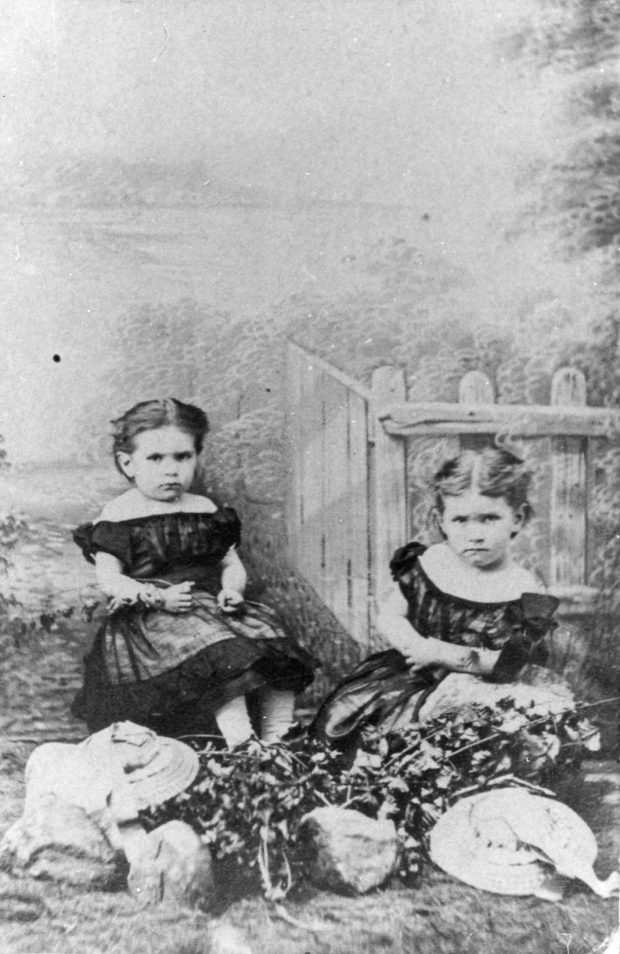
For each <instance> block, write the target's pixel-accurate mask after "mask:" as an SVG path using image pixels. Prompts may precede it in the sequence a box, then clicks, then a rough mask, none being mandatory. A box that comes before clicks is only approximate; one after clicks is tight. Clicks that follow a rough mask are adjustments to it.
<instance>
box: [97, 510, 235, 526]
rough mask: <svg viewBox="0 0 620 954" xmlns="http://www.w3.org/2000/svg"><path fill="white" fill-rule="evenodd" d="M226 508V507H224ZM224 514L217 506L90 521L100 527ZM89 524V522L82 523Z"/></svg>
mask: <svg viewBox="0 0 620 954" xmlns="http://www.w3.org/2000/svg"><path fill="white" fill-rule="evenodd" d="M226 509H227V508H226ZM216 516H220V517H221V516H225V510H222V509H220V508H219V507H218V509H217V510H171V511H170V512H169V513H149V514H144V516H142V517H125V518H124V519H123V520H93V521H92V522H91V523H90V526H92V527H100V526H101V525H102V524H104V523H107V524H110V526H112V527H116V526H118V525H119V524H125V523H144V522H145V521H147V520H161V519H163V518H165V517H216ZM84 526H89V524H88V523H87V524H84Z"/></svg>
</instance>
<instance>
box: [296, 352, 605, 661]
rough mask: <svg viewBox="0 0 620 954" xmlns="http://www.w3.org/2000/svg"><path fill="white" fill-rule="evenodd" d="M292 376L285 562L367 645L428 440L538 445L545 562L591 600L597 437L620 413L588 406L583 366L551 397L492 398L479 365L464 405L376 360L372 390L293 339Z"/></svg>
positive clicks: (550, 578)
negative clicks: (414, 396) (430, 396)
mask: <svg viewBox="0 0 620 954" xmlns="http://www.w3.org/2000/svg"><path fill="white" fill-rule="evenodd" d="M287 381H288V447H289V453H290V486H289V493H288V532H289V541H290V559H291V561H292V563H293V565H294V566H295V567H296V568H297V570H298V571H299V572H300V573H301V574H302V576H304V577H305V579H306V580H307V581H308V582H309V583H310V584H311V585H312V587H313V588H314V590H315V591H316V593H317V594H318V596H319V597H320V598H321V599H322V601H323V602H324V603H325V604H326V605H327V606H328V607H329V608H330V609H331V611H332V612H333V613H334V615H335V616H336V617H337V619H338V620H339V621H340V623H341V624H342V625H343V627H344V628H345V629H346V630H347V631H348V632H349V633H350V634H351V636H352V637H353V638H354V639H355V640H356V642H357V643H358V644H359V645H360V647H361V648H363V649H364V650H365V651H368V650H371V649H374V648H377V646H378V645H380V641H379V640H378V638H377V636H376V634H375V633H374V627H373V621H374V617H375V613H376V608H377V604H378V603H379V602H381V600H382V598H383V594H384V593H385V592H386V591H387V588H388V587H389V584H390V577H389V560H390V557H391V555H392V553H393V552H394V550H395V549H396V547H398V546H401V545H402V544H403V543H404V542H406V541H407V540H408V539H409V538H410V533H411V531H412V529H413V528H414V525H415V524H416V520H415V519H413V518H412V514H413V513H414V512H415V506H414V504H415V500H414V499H413V498H414V496H415V490H414V489H413V488H412V483H411V479H410V474H409V473H408V469H410V465H409V468H408V461H409V462H410V461H411V459H412V452H413V453H414V454H415V448H416V446H418V445H419V443H420V441H421V440H422V441H426V443H427V445H428V442H429V441H430V442H431V443H432V442H437V441H441V442H442V444H443V445H445V446H449V447H450V449H451V452H452V453H455V452H457V451H458V449H459V447H463V446H477V445H479V444H481V443H487V444H488V443H489V442H490V441H501V440H506V439H507V438H509V439H510V440H511V441H523V442H525V444H527V445H530V444H531V442H534V443H535V444H536V446H537V447H538V448H539V449H540V451H541V454H540V455H539V457H540V461H541V466H539V468H538V470H539V472H540V477H539V487H538V492H537V496H538V504H537V509H538V510H539V515H538V519H539V521H540V524H541V526H542V532H541V534H540V537H541V541H543V542H542V543H541V544H540V547H539V549H538V552H537V559H538V562H539V563H542V569H543V574H544V576H545V577H546V581H547V583H548V586H549V589H550V591H551V592H553V593H555V594H556V595H558V596H560V597H561V598H562V599H563V601H564V605H565V608H566V607H569V608H570V607H572V608H573V609H575V608H579V607H583V608H584V609H585V608H586V607H587V606H588V605H589V603H590V602H591V600H592V598H593V596H594V591H593V590H592V588H591V587H589V586H588V581H589V572H590V565H589V564H590V554H591V552H592V549H593V547H594V546H595V539H594V536H593V530H592V526H591V522H590V521H589V507H588V500H589V498H590V497H591V495H592V488H593V480H594V474H593V465H592V452H591V451H592V447H591V445H592V443H593V441H595V440H597V439H599V440H600V439H609V438H610V436H612V435H613V434H617V433H618V432H619V431H620V412H617V411H615V410H610V409H607V408H591V407H587V406H586V389H585V381H584V378H583V375H582V374H581V372H580V371H578V370H576V369H574V368H562V369H560V370H559V371H557V372H556V374H555V375H554V377H553V380H552V382H551V404H550V405H514V404H496V403H495V395H494V391H493V386H492V384H491V382H490V380H489V379H488V378H487V377H486V376H485V375H484V374H482V373H481V372H479V371H472V372H469V373H468V374H467V375H465V376H464V378H463V379H462V381H461V382H460V387H459V403H458V404H456V403H441V402H432V403H431V402H429V403H415V404H414V403H408V402H407V401H406V400H405V382H404V375H403V373H402V371H400V370H398V369H395V368H391V367H383V368H378V369H377V370H376V371H374V373H373V375H372V384H371V387H370V388H365V387H363V386H362V385H361V384H359V383H358V382H356V381H354V380H353V379H351V378H350V377H349V376H348V375H346V374H343V373H342V372H341V371H339V370H338V369H336V368H334V367H332V366H331V365H329V364H328V363H327V362H326V361H324V360H323V359H322V358H319V357H318V356H316V355H313V354H311V353H309V352H308V351H306V350H305V349H303V348H301V347H299V346H298V345H297V344H294V343H292V342H290V343H289V345H288V373H287ZM418 529H419V528H418Z"/></svg>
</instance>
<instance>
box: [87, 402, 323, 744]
mask: <svg viewBox="0 0 620 954" xmlns="http://www.w3.org/2000/svg"><path fill="white" fill-rule="evenodd" d="M113 426H114V447H113V450H114V460H115V463H116V466H117V467H118V469H119V470H120V471H121V473H123V474H124V476H125V477H126V478H127V480H128V481H129V483H130V485H131V486H130V488H129V489H128V490H127V491H126V492H125V493H123V494H121V495H120V496H119V497H117V498H115V499H114V500H112V501H110V502H109V503H108V504H106V506H105V507H104V508H103V511H102V513H101V514H100V516H99V517H98V518H97V520H96V521H95V522H94V523H88V524H84V525H82V526H81V527H79V528H78V530H77V531H76V532H75V534H74V539H75V540H76V542H77V543H78V545H79V546H80V547H81V548H82V550H83V552H84V554H85V556H86V558H87V559H88V560H89V561H90V562H94V564H95V567H96V573H97V579H98V582H99V585H100V587H101V589H102V590H103V592H104V593H105V594H106V596H107V597H108V598H109V604H108V609H107V616H106V619H105V621H104V623H103V625H102V626H101V627H100V629H99V632H98V634H97V637H96V640H95V644H94V646H93V649H92V651H91V653H90V654H89V656H88V657H87V659H86V673H85V679H84V686H83V688H82V690H81V692H80V693H79V694H78V697H77V698H76V701H75V703H74V706H73V711H74V713H75V714H76V715H78V716H79V717H81V718H83V719H85V720H86V722H87V724H88V727H89V729H90V731H91V732H94V731H97V730H99V729H101V728H104V727H105V726H107V725H109V724H110V723H112V722H116V721H123V720H130V721H132V722H136V723H138V724H141V725H145V726H148V727H149V728H151V729H154V730H155V731H156V732H159V733H161V734H162V735H169V736H178V735H182V734H198V733H206V734H211V733H213V732H219V733H220V734H221V735H222V736H223V737H224V740H225V741H226V743H227V744H228V745H229V746H231V747H232V746H234V745H236V744H239V743H241V742H243V741H245V740H246V739H248V738H249V737H250V736H251V735H252V734H253V732H254V730H255V729H256V730H257V731H258V734H259V735H260V738H261V739H262V740H264V741H266V742H271V741H275V740H277V739H279V738H281V737H282V736H283V735H284V734H285V733H286V731H287V729H288V728H289V727H290V725H291V723H292V719H293V706H294V698H295V693H297V692H299V691H301V690H302V689H304V688H305V687H306V686H307V685H308V684H309V683H310V682H311V681H312V678H313V669H314V667H315V665H316V663H315V661H314V660H313V659H312V657H311V656H310V655H309V654H308V653H306V652H305V650H303V649H302V648H301V647H300V646H298V645H297V644H296V643H295V642H294V641H293V640H292V639H291V638H290V637H288V636H287V635H286V633H285V632H284V631H283V630H282V628H281V625H280V623H279V621H278V619H277V617H276V615H275V613H274V612H273V611H272V610H271V609H270V608H269V607H267V606H264V605H263V604H260V603H250V602H249V601H245V600H244V595H243V594H244V590H245V586H246V582H247V577H246V572H245V569H244V566H243V564H242V562H241V560H240V558H239V555H238V552H237V547H238V545H239V541H240V523H239V519H238V517H237V514H236V513H235V511H234V510H232V509H230V508H227V507H225V508H218V507H216V505H215V504H214V503H213V502H212V501H211V500H210V499H209V498H207V497H204V496H202V495H199V494H195V493H191V492H190V487H191V485H192V481H193V478H194V473H195V470H196V464H197V458H198V455H199V454H200V452H201V450H202V446H203V442H204V438H205V435H206V433H207V430H208V423H207V418H206V415H205V414H204V412H203V411H201V410H200V408H197V407H194V406H193V405H191V404H183V403H182V402H180V401H177V400H175V399H174V398H169V399H165V400H154V401H144V402H142V403H140V404H137V405H135V407H132V408H131V409H130V410H129V411H127V412H126V413H125V414H123V415H122V417H120V418H118V420H116V421H114V422H113ZM248 699H251V700H252V706H251V707H250V710H248V705H247V702H248ZM250 712H251V713H252V714H253V715H254V725H253V724H252V720H251V715H250Z"/></svg>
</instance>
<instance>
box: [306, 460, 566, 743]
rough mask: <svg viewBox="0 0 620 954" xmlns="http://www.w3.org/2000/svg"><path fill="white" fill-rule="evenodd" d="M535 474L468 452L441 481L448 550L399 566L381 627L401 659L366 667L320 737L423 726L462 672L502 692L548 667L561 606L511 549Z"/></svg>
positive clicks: (332, 708) (440, 510) (329, 714)
mask: <svg viewBox="0 0 620 954" xmlns="http://www.w3.org/2000/svg"><path fill="white" fill-rule="evenodd" d="M529 481H530V474H529V472H528V471H527V470H526V468H525V466H524V464H523V462H522V461H521V460H519V458H517V457H516V456H515V455H513V454H511V453H510V452H509V451H507V450H504V449H498V448H487V449H485V450H483V451H481V452H474V451H465V452H463V453H462V454H461V455H459V456H458V457H455V458H452V459H451V460H448V461H446V463H445V464H444V465H443V466H442V468H441V469H440V470H439V471H438V473H437V474H436V475H435V478H434V481H433V491H434V498H435V499H434V510H435V517H436V519H437V522H438V525H439V528H440V530H441V534H442V536H443V541H442V542H441V543H436V544H433V545H431V546H429V547H425V546H423V545H422V544H420V543H415V542H414V543H408V544H407V545H406V546H404V547H402V548H400V549H399V550H397V551H396V553H395V554H394V556H393V558H392V561H391V564H390V566H391V570H392V575H393V578H394V585H393V588H392V591H391V593H390V594H389V596H388V597H387V599H386V600H385V602H384V604H383V606H382V608H381V611H380V613H379V616H378V619H377V628H378V630H379V632H380V633H381V635H382V636H383V637H384V638H385V639H386V640H387V641H388V642H389V643H390V644H391V645H392V646H393V647H394V648H393V649H391V650H387V651H386V652H383V653H377V654H375V655H373V656H371V657H370V658H369V659H367V660H365V662H363V663H361V664H360V665H359V666H358V667H357V668H356V669H355V670H354V671H353V672H352V673H351V674H350V675H349V676H348V677H347V678H345V679H344V680H343V681H342V682H341V683H340V685H339V686H338V687H337V688H336V689H335V690H334V692H333V693H332V694H331V695H330V696H329V697H328V698H327V700H326V701H325V702H324V704H323V706H322V707H321V710H320V711H319V714H318V716H317V718H316V720H315V724H314V731H315V733H316V734H317V735H319V736H321V737H323V738H326V739H328V740H329V741H331V742H345V741H349V740H351V739H352V738H353V736H354V735H355V733H357V732H359V731H360V729H361V728H363V726H364V725H365V724H368V723H371V724H373V725H375V726H382V727H383V728H385V729H386V731H387V730H388V729H389V728H397V727H398V726H400V725H402V724H403V723H407V722H410V721H412V720H413V721H415V719H416V718H417V717H418V715H419V713H420V709H421V707H422V705H423V703H424V702H425V701H426V700H427V699H428V698H429V696H430V695H431V694H432V692H433V691H434V690H435V688H436V687H437V686H438V685H439V683H440V682H442V680H443V679H444V678H445V677H446V676H447V675H448V674H449V673H452V672H457V673H469V674H471V675H475V676H478V677H481V678H486V679H489V680H492V681H495V682H507V681H509V680H513V679H516V678H517V676H518V674H519V672H520V671H521V670H522V669H523V667H524V666H525V665H526V663H528V662H534V663H540V662H543V661H544V659H545V655H546V652H545V649H544V646H543V637H544V635H545V634H546V633H547V632H549V631H550V630H552V629H553V628H554V626H555V623H554V621H553V619H552V613H553V612H554V610H555V608H556V606H557V600H555V599H554V598H553V597H549V596H546V595H544V594H543V593H542V592H541V587H540V584H539V583H538V581H537V580H536V579H535V578H534V576H533V575H532V574H531V573H530V572H529V571H528V570H525V569H524V568H523V567H521V566H519V565H518V564H516V563H514V561H513V559H512V556H511V543H512V541H513V539H514V538H515V537H516V536H517V534H518V533H519V531H520V529H521V528H522V527H523V525H524V524H525V523H526V521H527V520H528V518H529V515H530V506H529V503H528V500H527V492H528V485H529Z"/></svg>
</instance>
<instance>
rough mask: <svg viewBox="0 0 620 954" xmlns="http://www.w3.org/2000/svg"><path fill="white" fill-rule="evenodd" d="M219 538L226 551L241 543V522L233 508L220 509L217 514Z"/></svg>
mask: <svg viewBox="0 0 620 954" xmlns="http://www.w3.org/2000/svg"><path fill="white" fill-rule="evenodd" d="M215 519H216V522H217V527H218V531H219V533H218V536H219V540H220V542H221V545H222V549H223V550H224V551H226V550H229V549H230V547H238V546H239V544H240V543H241V521H240V520H239V517H238V515H237V511H236V510H233V508H232V507H220V508H219V510H217V511H216V513H215Z"/></svg>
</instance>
